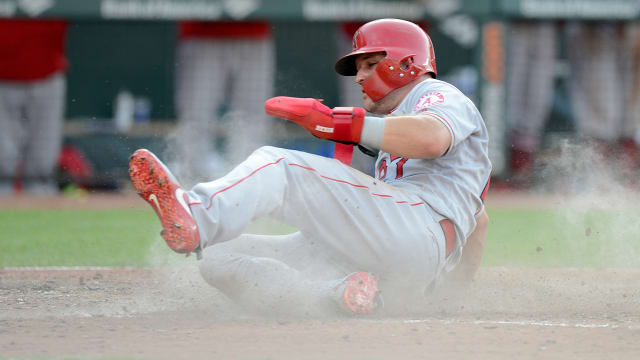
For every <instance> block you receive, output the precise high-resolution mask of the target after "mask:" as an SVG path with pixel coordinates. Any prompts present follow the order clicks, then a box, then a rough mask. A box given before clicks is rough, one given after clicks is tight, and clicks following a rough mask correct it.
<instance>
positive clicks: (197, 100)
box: [176, 22, 275, 183]
mask: <svg viewBox="0 0 640 360" xmlns="http://www.w3.org/2000/svg"><path fill="white" fill-rule="evenodd" d="M274 73H275V58H274V43H273V37H272V34H271V28H270V26H269V24H268V23H267V22H182V23H180V24H179V40H178V44H177V65H176V108H177V116H178V134H177V139H176V141H177V150H178V151H177V158H178V159H180V164H179V167H178V168H177V170H176V171H177V172H178V173H179V174H180V177H181V178H182V179H184V180H185V182H187V183H189V182H197V181H198V180H203V179H208V178H210V177H211V176H212V175H214V174H221V173H222V172H224V171H226V170H228V169H227V168H226V164H227V163H231V164H234V163H237V162H238V161H240V160H241V159H244V158H245V157H246V156H247V155H249V154H250V153H251V151H253V150H255V149H256V148H257V147H258V146H260V145H264V144H265V142H267V141H268V139H269V138H270V136H271V132H270V129H271V128H272V126H271V124H270V122H269V121H268V118H267V116H266V114H265V113H264V110H263V105H262V104H263V103H264V99H267V98H269V97H271V96H272V95H273V86H274V85H273V81H274ZM223 114H225V116H224V117H225V120H227V123H226V124H225V126H224V128H225V129H226V133H225V134H224V135H226V138H225V140H226V146H224V149H223V151H222V153H223V157H222V158H220V157H216V155H215V154H217V153H220V152H219V151H215V152H214V148H213V144H214V141H215V140H216V138H217V137H219V136H220V134H217V133H216V132H215V130H216V129H220V128H222V127H221V126H216V125H218V124H219V122H220V120H221V115H223ZM203 135H204V136H203Z"/></svg>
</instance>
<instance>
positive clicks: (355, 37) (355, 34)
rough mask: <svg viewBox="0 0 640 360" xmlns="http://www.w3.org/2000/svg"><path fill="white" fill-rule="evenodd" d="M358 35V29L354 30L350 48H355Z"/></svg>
mask: <svg viewBox="0 0 640 360" xmlns="http://www.w3.org/2000/svg"><path fill="white" fill-rule="evenodd" d="M358 36H360V31H359V30H358V31H356V32H355V33H354V34H353V40H351V49H353V50H356V49H357V48H358Z"/></svg>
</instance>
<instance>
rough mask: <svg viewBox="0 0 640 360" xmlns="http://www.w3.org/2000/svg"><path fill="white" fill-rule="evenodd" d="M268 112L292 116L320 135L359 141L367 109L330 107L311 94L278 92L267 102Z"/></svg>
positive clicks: (280, 115) (341, 140)
mask: <svg viewBox="0 0 640 360" xmlns="http://www.w3.org/2000/svg"><path fill="white" fill-rule="evenodd" d="M264 109H265V111H266V112H267V114H269V115H271V116H275V117H279V118H282V119H286V120H290V121H293V122H295V123H296V124H298V125H300V126H302V127H303V128H305V129H307V131H309V132H310V133H311V134H313V135H314V136H316V137H319V138H321V139H329V140H333V141H337V142H342V143H352V144H359V143H360V135H361V134H362V124H363V123H364V116H365V114H366V112H365V111H364V109H363V108H359V107H336V108H333V109H331V108H329V107H328V106H325V105H323V104H322V103H321V102H320V101H318V100H316V99H311V98H294V97H287V96H278V97H274V98H271V99H269V100H267V101H266V102H265V103H264Z"/></svg>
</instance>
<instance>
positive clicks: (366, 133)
mask: <svg viewBox="0 0 640 360" xmlns="http://www.w3.org/2000/svg"><path fill="white" fill-rule="evenodd" d="M384 126H385V120H384V118H381V117H377V116H365V117H364V124H363V125H362V135H361V136H360V143H361V144H362V145H365V146H368V147H372V148H374V149H380V148H381V147H382V138H383V137H384Z"/></svg>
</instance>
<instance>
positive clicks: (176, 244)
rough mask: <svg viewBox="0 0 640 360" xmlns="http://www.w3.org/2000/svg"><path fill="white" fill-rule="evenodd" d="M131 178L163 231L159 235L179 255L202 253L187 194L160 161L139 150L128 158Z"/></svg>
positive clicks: (145, 151)
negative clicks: (156, 216)
mask: <svg viewBox="0 0 640 360" xmlns="http://www.w3.org/2000/svg"><path fill="white" fill-rule="evenodd" d="M129 176H130V177H131V182H132V183H133V187H134V188H135V189H136V191H137V192H138V195H140V197H141V198H143V199H144V200H145V201H146V202H147V203H149V205H151V207H152V208H153V210H155V212H156V214H157V215H158V218H159V219H160V223H161V224H162V231H161V232H160V235H162V237H163V238H164V240H165V241H166V242H167V245H169V247H170V248H171V249H172V250H173V251H175V252H178V253H186V254H187V255H188V254H189V253H191V252H192V251H195V252H196V253H199V252H200V248H199V245H200V234H199V233H198V226H197V225H196V222H195V220H194V219H193V216H192V215H191V210H190V209H189V205H187V204H188V200H189V197H188V195H187V193H186V192H185V191H184V190H183V189H182V188H181V187H180V185H179V184H178V181H177V180H176V178H175V177H174V176H173V175H172V174H171V172H170V171H169V169H168V168H167V167H166V166H165V165H164V164H163V163H162V162H161V161H160V160H158V158H157V157H156V156H155V155H154V154H153V153H151V152H150V151H149V150H146V149H139V150H136V152H134V153H133V155H131V157H130V158H129Z"/></svg>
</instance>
